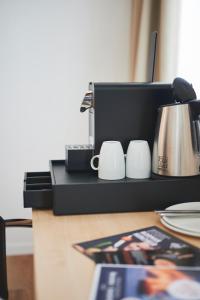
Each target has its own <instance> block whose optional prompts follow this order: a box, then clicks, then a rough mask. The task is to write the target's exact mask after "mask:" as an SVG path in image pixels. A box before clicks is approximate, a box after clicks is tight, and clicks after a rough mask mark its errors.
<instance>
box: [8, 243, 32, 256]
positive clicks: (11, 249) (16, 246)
mask: <svg viewBox="0 0 200 300" xmlns="http://www.w3.org/2000/svg"><path fill="white" fill-rule="evenodd" d="M32 253H33V244H32V243H7V245H6V254H7V255H21V254H32Z"/></svg>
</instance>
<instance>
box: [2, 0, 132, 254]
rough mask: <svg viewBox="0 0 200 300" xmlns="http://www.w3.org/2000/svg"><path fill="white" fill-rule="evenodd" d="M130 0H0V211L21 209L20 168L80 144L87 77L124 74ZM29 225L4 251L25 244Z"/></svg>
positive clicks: (10, 213) (26, 213)
mask: <svg viewBox="0 0 200 300" xmlns="http://www.w3.org/2000/svg"><path fill="white" fill-rule="evenodd" d="M130 24H131V0H126V1H121V0H109V1H108V0H101V1H98V0H85V1H82V0H17V1H16V0H9V1H7V0H0V41H1V46H0V103H1V109H0V140H1V147H0V158H1V165H0V176H1V177H0V178H1V181H0V182H1V183H0V184H1V186H0V196H1V200H0V215H1V216H3V217H4V218H13V217H31V210H29V209H23V193H22V191H23V176H24V171H43V170H44V171H45V170H48V169H49V166H48V162H49V160H50V159H62V158H64V145H65V144H69V143H85V142H86V143H87V138H88V131H87V130H88V127H87V126H88V123H87V113H85V114H80V112H79V106H80V103H81V100H82V98H83V95H84V92H85V90H86V89H87V87H88V82H89V81H128V80H129V75H130V65H129V63H130V42H129V41H130ZM31 241H32V237H31V233H30V230H25V231H24V230H23V231H20V233H19V231H16V230H12V231H11V232H10V231H9V232H8V252H9V253H22V252H29V251H30V250H31Z"/></svg>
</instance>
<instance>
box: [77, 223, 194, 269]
mask: <svg viewBox="0 0 200 300" xmlns="http://www.w3.org/2000/svg"><path fill="white" fill-rule="evenodd" d="M73 246H74V248H75V249H77V250H78V251H80V252H81V253H83V254H85V255H86V256H88V257H89V258H91V259H93V260H94V261H95V262H96V263H109V264H137V265H138V264H139V265H158V264H160V263H162V265H172V264H174V265H179V266H198V265H199V266H200V250H199V248H197V247H194V246H192V245H190V244H189V243H187V242H185V241H183V240H181V239H178V238H176V237H174V236H172V235H170V234H168V233H167V232H165V231H163V230H161V229H160V228H159V227H156V226H152V227H147V228H143V229H140V230H136V231H130V232H125V233H121V234H118V235H114V236H108V237H104V238H101V239H96V240H92V241H87V242H82V243H78V244H74V245H73Z"/></svg>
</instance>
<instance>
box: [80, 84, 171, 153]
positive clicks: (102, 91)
mask: <svg viewBox="0 0 200 300" xmlns="http://www.w3.org/2000/svg"><path fill="white" fill-rule="evenodd" d="M171 102H172V85H171V84H163V83H92V82H91V83H89V91H88V92H87V93H86V95H85V97H84V99H83V102H82V104H81V112H84V111H86V110H87V109H89V144H91V145H92V146H93V148H94V152H95V154H97V153H99V150H100V147H101V145H102V142H103V141H105V140H117V141H120V142H121V143H122V146H123V148H124V152H125V153H126V150H127V147H128V143H129V141H130V140H133V139H143V140H147V141H148V142H149V145H150V148H151V149H152V146H153V140H154V131H155V125H156V119H157V110H158V107H159V106H161V105H164V104H168V103H171Z"/></svg>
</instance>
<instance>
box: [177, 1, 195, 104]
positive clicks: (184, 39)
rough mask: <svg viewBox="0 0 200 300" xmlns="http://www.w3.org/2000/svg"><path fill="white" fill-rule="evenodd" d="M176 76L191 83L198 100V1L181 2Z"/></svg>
mask: <svg viewBox="0 0 200 300" xmlns="http://www.w3.org/2000/svg"><path fill="white" fill-rule="evenodd" d="M181 4H182V9H181V20H180V21H181V26H180V29H181V30H180V40H179V56H178V70H177V75H178V76H180V77H183V78H185V79H186V80H188V81H189V82H191V83H192V84H193V86H194V88H195V91H196V93H197V97H198V99H200V76H199V70H200V58H199V57H200V56H199V53H200V39H199V33H200V30H199V11H200V1H199V0H190V1H187V0H182V2H181Z"/></svg>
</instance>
